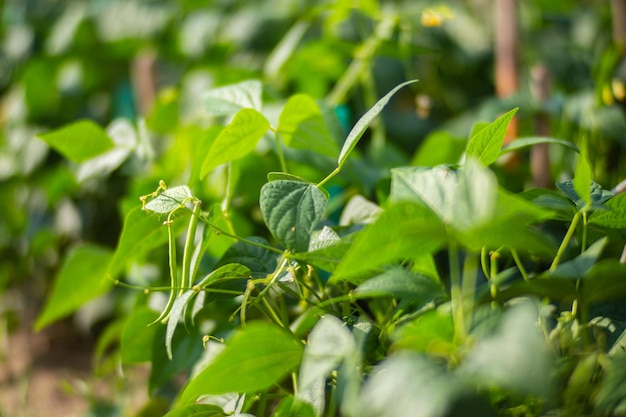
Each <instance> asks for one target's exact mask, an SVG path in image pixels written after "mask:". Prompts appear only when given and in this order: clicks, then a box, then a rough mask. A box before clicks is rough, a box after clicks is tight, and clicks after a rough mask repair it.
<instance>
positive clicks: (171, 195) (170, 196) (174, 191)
mask: <svg viewBox="0 0 626 417" xmlns="http://www.w3.org/2000/svg"><path fill="white" fill-rule="evenodd" d="M191 197H193V195H192V194H191V190H190V189H189V187H187V186H186V185H179V186H177V187H172V188H168V189H167V190H165V191H163V192H161V193H160V194H159V195H158V196H156V197H155V198H153V199H152V200H150V201H148V203H147V204H146V205H145V206H144V209H145V210H148V211H152V212H154V213H159V214H167V213H169V212H171V211H172V210H175V209H176V208H178V207H179V206H180V205H181V204H182V202H183V201H184V200H186V199H188V198H191Z"/></svg>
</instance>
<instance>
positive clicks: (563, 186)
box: [556, 180, 615, 210]
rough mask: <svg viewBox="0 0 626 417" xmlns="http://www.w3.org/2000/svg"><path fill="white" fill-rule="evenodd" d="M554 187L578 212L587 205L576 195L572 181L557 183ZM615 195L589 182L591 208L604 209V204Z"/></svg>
mask: <svg viewBox="0 0 626 417" xmlns="http://www.w3.org/2000/svg"><path fill="white" fill-rule="evenodd" d="M556 186H557V187H558V188H559V189H560V190H561V191H563V192H564V193H565V195H566V196H567V197H568V198H569V199H570V200H572V201H573V202H574V204H576V208H577V209H578V210H581V209H583V208H584V207H585V206H586V205H587V204H586V202H585V200H584V199H583V198H581V197H580V196H579V195H578V192H577V191H576V189H575V186H574V180H568V181H562V182H557V183H556ZM614 195H615V194H613V192H611V191H609V190H605V189H604V188H602V186H601V185H600V184H597V183H596V182H593V181H591V194H590V200H591V208H593V209H604V208H605V206H604V203H605V202H607V201H608V200H609V199H610V198H611V197H613V196H614Z"/></svg>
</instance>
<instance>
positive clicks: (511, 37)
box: [0, 0, 626, 417]
mask: <svg viewBox="0 0 626 417" xmlns="http://www.w3.org/2000/svg"><path fill="white" fill-rule="evenodd" d="M625 45H626V3H625V2H624V1H621V0H614V1H607V0H585V1H577V2H572V1H569V0H562V1H558V0H542V1H533V2H521V1H520V2H516V1H511V0H499V1H493V0H491V1H489V0H464V1H463V0H458V1H448V2H444V1H428V0H424V1H421V0H417V1H416V0H411V1H399V0H398V1H391V0H389V1H375V0H338V1H323V0H319V1H318V0H263V1H243V0H217V1H210V0H204V1H199V0H179V1H164V0H144V1H140V0H91V1H80V0H75V1H61V0H56V1H55V0H0V416H3V417H4V416H7V417H9V416H10V417H19V416H42V415H67V416H122V415H124V416H126V415H151V414H149V413H148V412H147V411H145V405H144V404H145V403H146V401H147V392H146V391H147V390H146V389H145V386H146V384H147V382H146V380H147V379H148V378H150V376H149V375H148V374H149V372H148V371H147V370H146V369H142V368H136V369H133V370H132V371H130V373H129V371H127V370H126V369H124V370H121V369H120V367H119V360H118V357H117V356H116V355H117V353H116V345H117V343H118V341H119V333H120V326H121V325H122V323H123V318H124V312H125V311H127V310H128V308H129V304H132V297H130V296H127V295H124V294H123V292H116V291H117V290H116V291H112V292H111V293H110V294H107V295H106V296H103V297H99V298H97V299H95V300H94V301H93V302H91V303H89V304H88V305H86V306H85V307H84V308H81V309H80V310H79V311H78V312H77V313H76V314H73V315H71V316H70V317H67V318H66V319H64V320H62V321H59V322H57V323H55V324H53V325H50V326H48V327H46V328H45V329H40V330H39V331H34V330H33V323H34V322H35V320H36V318H37V316H38V314H39V312H40V311H41V308H42V306H43V305H44V303H45V300H46V296H47V294H48V293H49V291H50V288H51V286H52V282H53V279H54V277H55V275H56V273H57V271H58V270H59V268H60V266H61V265H62V262H63V259H64V258H65V255H66V254H67V253H68V251H69V250H71V248H72V247H74V246H75V245H77V244H78V243H80V242H85V241H89V242H94V243H97V244H99V245H102V246H105V247H111V248H113V247H114V246H115V245H116V243H117V239H118V237H119V233H120V230H121V226H122V220H123V218H124V215H125V213H126V212H128V209H129V207H132V206H134V205H136V204H137V203H138V200H137V197H138V196H139V195H143V194H147V193H149V192H151V191H152V190H153V189H154V188H155V184H157V183H158V180H159V179H161V178H164V179H167V181H168V183H189V184H190V186H192V187H193V188H194V189H196V190H198V189H199V190H201V191H200V193H204V195H207V196H208V198H209V200H210V199H211V196H215V195H217V194H219V193H220V190H219V189H218V188H219V187H218V186H217V185H216V182H215V181H217V180H216V178H215V177H214V176H210V177H209V178H208V179H207V180H206V181H203V182H199V181H198V180H195V179H193V178H190V175H189V169H188V166H189V154H190V153H193V151H194V147H193V146H194V145H193V138H194V137H195V136H197V135H202V134H206V127H207V126H210V123H211V118H210V117H209V115H208V113H207V112H206V110H205V109H204V101H203V100H204V98H203V97H204V96H203V94H204V93H205V92H206V91H207V90H209V89H211V88H214V87H217V86H222V85H226V84H231V83H236V82H240V81H243V80H249V79H258V80H261V81H262V83H263V100H264V113H265V114H268V115H271V114H273V113H277V112H278V111H279V110H280V106H281V105H282V104H284V102H285V100H286V99H287V98H288V97H289V96H290V95H292V94H295V93H305V94H308V95H310V96H311V97H313V98H315V99H317V100H320V101H323V102H324V103H325V104H326V106H327V107H328V109H330V111H332V113H333V119H334V120H336V121H337V131H338V132H340V133H339V136H341V135H345V133H346V132H347V131H348V130H349V128H350V127H351V126H352V125H353V123H354V122H355V121H356V120H357V119H358V118H359V117H360V115H362V114H363V113H364V112H365V111H366V110H367V109H368V108H369V107H370V106H371V105H372V104H373V103H375V101H376V100H377V99H378V98H379V97H380V96H382V95H384V94H385V93H386V92H387V91H389V90H390V89H391V88H393V87H394V86H395V85H397V84H398V83H400V82H403V81H405V80H408V79H414V78H416V79H419V83H417V84H415V86H414V87H413V88H412V89H403V90H402V91H401V92H400V93H399V94H398V95H397V96H396V97H394V99H393V100H392V102H391V104H390V106H389V107H388V108H387V109H386V110H385V111H384V113H383V116H382V118H381V121H380V123H379V124H378V125H377V128H376V129H372V132H371V133H368V137H367V138H366V140H364V141H363V142H364V144H363V146H362V149H361V151H362V158H363V161H364V162H365V163H366V164H364V165H363V169H362V170H361V171H359V170H356V171H355V172H354V173H353V179H354V181H353V182H354V183H355V184H358V186H359V187H360V188H362V190H361V191H362V193H363V194H364V195H369V196H372V198H373V199H375V197H376V193H377V191H378V189H379V184H380V183H381V181H382V182H384V181H383V180H384V177H385V175H384V172H385V170H386V169H388V168H389V167H391V166H398V165H402V164H413V165H419V164H421V163H423V161H424V160H425V155H428V158H429V161H432V160H433V158H434V160H436V161H438V162H440V163H450V162H454V161H455V160H456V161H458V158H459V157H460V156H461V153H462V151H463V149H464V146H465V143H466V140H467V137H468V135H469V133H470V131H471V128H472V125H473V123H474V122H476V121H490V120H493V119H494V118H495V117H496V116H497V115H499V114H501V113H502V112H503V111H506V110H509V109H511V108H512V107H515V106H519V107H520V110H519V113H518V116H517V118H516V120H515V123H514V124H513V125H512V127H511V128H510V130H509V137H510V138H514V137H522V136H524V137H526V136H550V137H555V138H559V139H565V140H570V141H573V142H576V141H577V138H579V137H581V135H585V136H586V137H587V138H588V140H589V143H590V153H591V154H590V158H591V159H592V162H593V166H594V167H595V178H596V181H597V182H599V183H600V184H602V185H603V186H604V187H605V188H607V189H611V188H613V187H614V186H615V185H617V184H618V183H619V182H620V181H621V180H622V179H624V178H625V177H626V168H625V167H624V159H623V158H622V154H623V147H624V146H625V144H626V138H625V136H624V132H626V123H625V119H624V104H625V103H626V84H624V83H625V82H626V64H625V63H624V59H623V58H624V46H625ZM78 119H90V120H93V121H95V122H97V123H98V124H99V125H101V126H103V127H105V128H106V129H107V131H108V132H109V134H110V135H111V136H112V137H113V138H114V141H115V143H116V146H118V148H119V149H120V150H119V151H118V152H117V154H116V156H115V157H111V158H108V159H107V160H106V161H103V162H102V164H101V165H99V166H98V167H97V169H94V168H88V167H86V166H82V167H81V166H80V164H71V163H68V162H67V161H66V160H64V159H63V158H62V157H61V156H60V155H59V154H57V153H55V152H54V151H52V150H51V149H49V148H48V146H47V145H46V144H45V143H44V142H43V141H41V140H40V139H38V138H37V136H36V135H37V134H39V133H43V132H47V131H50V130H52V129H56V128H59V127H61V126H63V125H65V124H67V123H70V122H73V121H75V120H78ZM344 137H345V136H344ZM172 149H174V150H175V152H171V150H172ZM166 151H169V152H167V153H166ZM259 152H260V153H259V154H258V155H256V156H255V158H256V159H255V161H256V162H255V163H258V164H259V167H258V170H259V171H263V172H267V171H269V170H270V169H269V168H268V167H272V166H274V165H273V164H275V161H274V160H273V159H272V158H275V157H273V156H271V155H267V154H263V153H262V152H261V151H259ZM164 155H165V156H164ZM533 158H541V156H537V155H535V156H533V153H532V152H530V153H526V154H519V155H516V156H515V158H514V159H515V160H508V161H502V163H501V164H500V165H499V166H498V167H497V168H496V169H497V170H500V171H501V172H500V173H499V179H500V181H501V182H503V183H504V184H505V185H506V186H507V187H508V188H509V189H512V190H517V191H521V190H523V189H526V188H528V187H531V186H544V187H548V188H552V187H553V184H554V181H555V180H558V179H559V178H560V176H567V174H568V173H570V174H571V170H572V167H573V165H572V160H571V158H572V154H571V152H570V153H568V152H559V149H551V153H550V155H549V158H550V160H549V164H547V165H546V164H544V165H543V168H542V166H541V164H540V165H533V163H532V160H533ZM249 165H250V166H248V167H247V168H245V167H244V170H243V171H242V173H241V177H242V178H246V179H245V180H240V187H241V188H242V189H249V190H251V191H249V193H248V194H246V195H248V196H252V197H254V196H255V194H254V193H257V194H256V195H258V189H259V188H260V185H261V184H262V183H263V181H264V175H265V174H261V175H250V174H251V173H254V171H253V167H252V165H254V164H252V163H251V164H249ZM305 165H306V164H305ZM365 165H367V167H375V168H376V169H371V168H366V167H365ZM533 167H534V168H533ZM303 169H304V170H306V173H307V174H310V173H313V174H314V175H313V176H315V173H316V172H327V171H325V170H326V169H327V167H326V165H324V164H323V163H320V164H317V163H316V162H315V161H313V162H310V163H309V164H308V165H306V167H305V168H303ZM345 181H346V182H350V179H349V178H348V179H346V180H345ZM252 190H255V191H252ZM242 193H243V192H242ZM216 200H218V199H217V198H216ZM218 201H219V200H218ZM255 204H256V201H255V200H254V198H250V201H242V202H240V204H239V206H238V210H239V213H240V217H241V218H239V219H237V221H238V222H239V223H238V224H239V227H241V228H242V229H243V230H250V231H253V230H254V229H255V227H257V225H258V224H259V219H258V213H257V214H256V217H255V212H254V207H255ZM216 250H218V249H216ZM216 256H217V254H216ZM158 267H159V265H158V263H156V264H155V263H152V264H151V263H149V262H147V263H145V264H142V265H138V266H137V270H135V271H132V270H131V271H128V275H132V274H133V273H135V274H138V275H150V274H157V272H154V271H155V269H158ZM142 412H145V413H146V414H141V413H142Z"/></svg>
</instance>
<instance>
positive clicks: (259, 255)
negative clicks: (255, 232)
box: [215, 236, 276, 278]
mask: <svg viewBox="0 0 626 417" xmlns="http://www.w3.org/2000/svg"><path fill="white" fill-rule="evenodd" d="M246 240H249V241H252V242H256V243H259V244H262V245H266V246H269V245H270V244H269V242H268V241H267V240H265V239H263V238H262V237H256V236H252V237H248V238H247V239H246ZM227 264H241V265H245V266H246V267H247V268H249V270H250V273H251V275H252V277H254V278H261V277H265V276H267V274H269V273H271V272H272V271H274V269H276V253H275V252H272V251H271V250H269V249H266V248H262V247H260V246H255V245H251V244H249V243H246V242H243V241H238V242H236V243H234V244H233V245H232V246H231V247H230V248H228V249H227V250H226V252H225V253H224V255H222V257H221V258H220V260H219V261H218V262H217V264H216V265H215V268H218V267H220V266H223V265H227Z"/></svg>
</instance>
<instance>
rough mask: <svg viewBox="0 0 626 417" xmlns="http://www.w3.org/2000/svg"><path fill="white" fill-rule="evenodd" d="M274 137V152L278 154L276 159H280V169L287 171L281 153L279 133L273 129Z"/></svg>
mask: <svg viewBox="0 0 626 417" xmlns="http://www.w3.org/2000/svg"><path fill="white" fill-rule="evenodd" d="M274 138H275V139H276V153H277V154H278V160H279V161H280V169H281V170H282V171H283V172H287V162H286V161H285V155H283V146H282V144H281V141H280V134H279V133H278V132H277V131H274Z"/></svg>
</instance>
